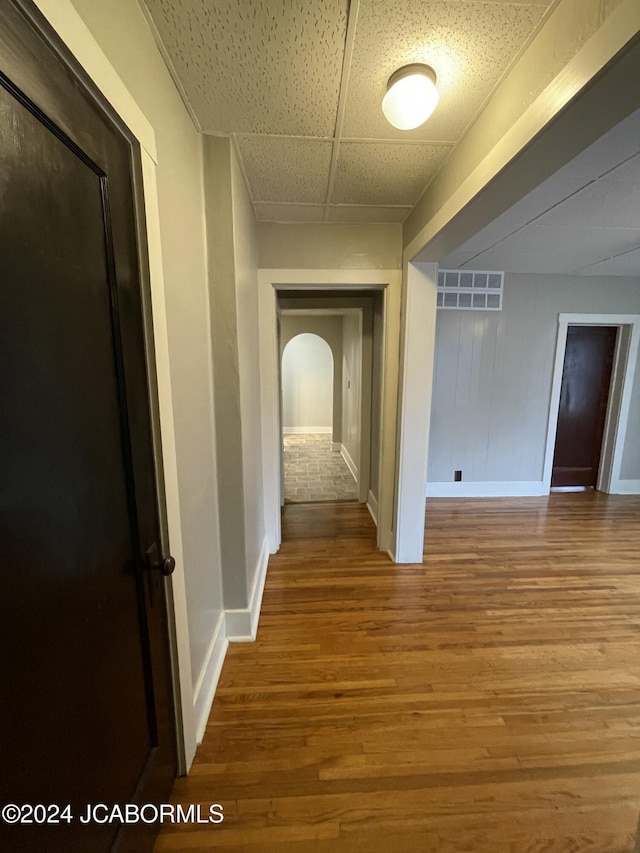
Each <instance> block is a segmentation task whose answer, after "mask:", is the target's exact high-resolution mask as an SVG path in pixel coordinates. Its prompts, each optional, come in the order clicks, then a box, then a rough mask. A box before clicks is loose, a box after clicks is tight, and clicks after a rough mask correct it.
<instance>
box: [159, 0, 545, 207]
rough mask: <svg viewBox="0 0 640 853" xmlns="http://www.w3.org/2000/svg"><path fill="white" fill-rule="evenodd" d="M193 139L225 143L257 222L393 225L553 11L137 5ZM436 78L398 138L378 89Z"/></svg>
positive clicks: (268, 3)
mask: <svg viewBox="0 0 640 853" xmlns="http://www.w3.org/2000/svg"><path fill="white" fill-rule="evenodd" d="M145 3H146V6H147V8H148V13H149V16H150V20H151V24H152V27H153V28H154V29H155V31H156V37H157V39H158V41H159V44H160V47H161V50H162V51H163V54H164V56H165V60H166V61H167V64H168V66H169V68H170V70H171V72H172V74H173V76H174V79H175V80H176V83H177V85H178V88H179V89H180V91H181V93H182V95H183V98H184V100H185V103H186V104H187V107H188V109H189V110H190V112H191V115H192V116H193V118H194V121H195V122H196V124H197V126H198V127H199V128H200V129H201V130H202V131H203V132H204V133H207V134H214V135H228V136H230V137H231V138H232V140H233V143H234V146H235V148H236V152H237V153H238V156H239V159H240V163H241V167H242V169H243V172H244V175H245V179H246V182H247V186H248V189H249V193H250V196H251V201H252V204H253V207H254V211H255V213H256V217H257V218H258V220H261V221H276V222H301V221H303V222H326V221H329V222H402V221H403V220H404V219H405V217H406V216H407V215H408V213H409V212H410V210H411V208H412V206H413V205H414V204H415V203H416V201H417V200H418V198H419V197H420V196H421V194H422V193H423V192H424V190H425V189H426V187H427V186H428V185H429V183H430V182H431V180H432V179H433V177H434V175H435V174H436V172H437V171H438V170H439V168H440V167H441V166H442V164H443V162H444V160H445V159H446V157H447V156H448V155H449V153H450V152H451V150H452V148H453V147H454V145H455V144H456V143H457V141H458V140H459V139H460V138H461V136H462V135H463V134H464V132H465V129H466V128H467V127H468V126H469V124H470V123H471V122H472V121H473V119H474V117H475V116H476V115H477V113H478V112H479V110H480V109H481V108H482V106H483V104H484V103H485V101H486V99H487V97H488V96H489V95H490V93H491V92H492V91H493V89H494V88H495V87H496V85H497V84H498V82H499V81H500V80H501V78H502V77H503V75H504V74H505V73H506V71H507V70H508V69H509V67H510V66H511V64H512V63H513V62H514V60H515V59H516V58H517V57H518V56H519V55H520V53H521V51H522V50H523V48H524V47H525V45H526V44H527V43H528V41H529V40H530V39H531V38H532V36H533V35H534V33H535V32H536V31H537V28H538V27H539V26H540V25H541V22H542V20H543V18H544V16H545V13H546V12H547V10H548V8H549V7H550V5H551V0H512V1H511V0H351V2H349V0H181V2H179V3H177V2H176V0H145ZM410 62H425V63H427V64H429V65H432V66H433V67H434V68H435V70H436V72H437V75H438V89H439V93H440V102H439V105H438V107H437V109H436V111H435V113H434V114H433V116H432V117H431V118H430V119H429V121H428V122H427V123H426V124H424V125H423V126H422V127H420V128H418V129H416V130H413V131H408V132H407V131H404V132H403V131H398V130H395V129H394V128H393V127H391V125H389V124H388V123H387V122H386V120H385V118H384V116H383V114H382V110H381V106H380V105H381V102H382V97H383V95H384V92H385V90H386V81H387V79H388V77H389V76H390V74H391V73H392V72H393V71H394V70H395V69H396V68H398V67H400V66H402V65H405V64H407V63H410Z"/></svg>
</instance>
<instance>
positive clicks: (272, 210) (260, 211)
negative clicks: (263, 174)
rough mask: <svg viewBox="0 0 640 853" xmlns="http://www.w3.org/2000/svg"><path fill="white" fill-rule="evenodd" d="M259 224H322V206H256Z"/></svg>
mask: <svg viewBox="0 0 640 853" xmlns="http://www.w3.org/2000/svg"><path fill="white" fill-rule="evenodd" d="M254 207H255V211H256V216H257V217H258V221H259V222H324V209H325V208H324V205H323V204H256V205H254Z"/></svg>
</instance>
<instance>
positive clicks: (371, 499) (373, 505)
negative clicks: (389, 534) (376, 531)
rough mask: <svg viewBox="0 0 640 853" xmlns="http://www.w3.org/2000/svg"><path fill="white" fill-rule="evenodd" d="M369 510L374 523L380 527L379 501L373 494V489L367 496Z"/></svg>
mask: <svg viewBox="0 0 640 853" xmlns="http://www.w3.org/2000/svg"><path fill="white" fill-rule="evenodd" d="M367 509H368V510H369V515H370V516H371V518H372V519H373V523H374V524H375V526H376V527H377V526H378V499H377V497H376V496H375V495H374V494H373V492H372V491H371V489H369V494H368V495H367Z"/></svg>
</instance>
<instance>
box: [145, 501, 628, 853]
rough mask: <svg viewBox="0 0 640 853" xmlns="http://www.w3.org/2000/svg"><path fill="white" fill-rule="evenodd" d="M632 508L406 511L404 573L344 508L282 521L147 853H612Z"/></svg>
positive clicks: (488, 505)
mask: <svg viewBox="0 0 640 853" xmlns="http://www.w3.org/2000/svg"><path fill="white" fill-rule="evenodd" d="M639 521H640V498H638V497H614V496H606V495H603V494H600V493H593V492H591V493H583V494H568V495H567V494H559V495H552V496H551V497H549V498H512V499H475V500H456V501H454V500H449V499H439V500H430V501H429V502H428V511H427V534H426V537H427V541H428V548H427V554H426V557H425V563H424V565H405V566H402V565H393V564H392V563H391V562H390V561H389V559H388V557H387V556H386V555H385V554H382V553H380V552H378V551H377V550H376V549H375V529H374V526H373V523H372V521H371V519H370V517H369V515H368V513H367V510H366V508H365V507H363V506H361V505H359V504H350V505H340V504H327V505H326V506H324V507H318V506H314V507H311V506H286V507H285V508H284V511H283V538H284V542H283V545H282V548H281V550H280V552H279V553H278V554H277V555H275V556H273V557H271V559H270V565H269V574H268V578H267V584H266V590H265V595H264V603H263V609H262V616H261V620H260V626H259V630H258V638H257V641H256V643H255V644H232V645H231V647H230V648H229V652H228V654H227V658H226V661H225V664H224V669H223V672H222V677H221V680H220V686H219V689H218V692H217V694H216V699H215V702H214V705H213V711H212V715H211V718H210V722H209V725H208V727H207V731H206V735H205V739H204V742H203V744H202V745H201V746H200V748H199V750H198V753H197V756H196V759H195V763H194V765H193V768H192V770H191V774H190V776H189V777H188V778H184V779H179V780H178V781H177V783H176V787H175V790H174V794H173V801H174V802H180V803H184V804H185V805H186V804H190V803H200V804H202V806H203V811H204V810H206V808H207V807H208V805H209V804H210V803H217V802H219V803H221V804H222V805H223V806H224V814H225V820H224V823H223V824H222V825H221V826H198V825H191V826H184V825H183V826H180V825H175V826H165V828H164V830H163V832H162V833H161V835H160V836H159V839H158V841H157V844H156V848H155V849H156V853H165V851H166V852H167V853H168V851H174V853H187V851H190V853H205V851H207V853H210V851H211V850H216V851H217V853H231V851H244V853H285V851H286V853H370V851H379V853H388V851H389V850H393V851H394V853H417V851H420V853H461V851H472V853H525V851H528V853H530V851H541V850H545V851H553V853H570V851H571V852H572V853H576V852H577V851H580V853H587V851H592V853H614V851H615V853H631V851H633V849H634V843H633V834H634V832H635V829H636V825H637V821H638V811H639V809H640V660H639V657H638V638H639V634H638V624H639V618H640V585H639V583H638V565H637V531H638V522H639Z"/></svg>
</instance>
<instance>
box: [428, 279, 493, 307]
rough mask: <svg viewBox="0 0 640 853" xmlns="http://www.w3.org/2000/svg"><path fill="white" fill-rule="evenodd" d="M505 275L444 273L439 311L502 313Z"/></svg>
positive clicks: (441, 282)
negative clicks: (446, 309)
mask: <svg viewBox="0 0 640 853" xmlns="http://www.w3.org/2000/svg"><path fill="white" fill-rule="evenodd" d="M503 291H504V273H503V272H487V271H486V270H482V271H474V270H440V271H439V273H438V308H448V309H450V310H457V311H502V294H503Z"/></svg>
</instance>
